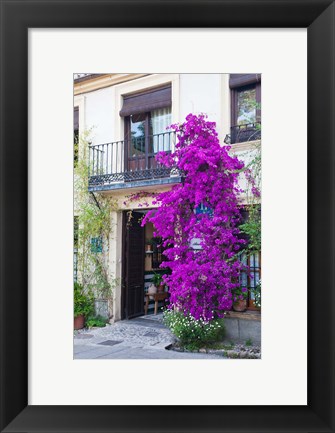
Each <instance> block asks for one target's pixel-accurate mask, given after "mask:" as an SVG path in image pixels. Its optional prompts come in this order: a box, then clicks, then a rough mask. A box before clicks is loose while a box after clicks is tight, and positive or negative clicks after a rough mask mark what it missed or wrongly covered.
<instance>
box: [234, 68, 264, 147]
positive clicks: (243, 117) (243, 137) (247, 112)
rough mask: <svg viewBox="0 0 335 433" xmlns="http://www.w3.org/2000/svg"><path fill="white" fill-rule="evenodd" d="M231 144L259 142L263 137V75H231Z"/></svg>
mask: <svg viewBox="0 0 335 433" xmlns="http://www.w3.org/2000/svg"><path fill="white" fill-rule="evenodd" d="M229 86H230V89H231V143H241V142H244V141H251V140H258V139H260V135H261V129H260V125H261V105H260V104H261V75H260V74H231V75H230V80H229Z"/></svg>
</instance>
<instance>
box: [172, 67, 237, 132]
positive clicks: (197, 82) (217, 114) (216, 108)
mask: <svg viewBox="0 0 335 433" xmlns="http://www.w3.org/2000/svg"><path fill="white" fill-rule="evenodd" d="M228 77H229V76H228V75H227V74H180V117H181V120H184V119H185V117H186V116H187V115H188V114H189V113H194V114H200V113H206V114H207V115H208V118H209V120H211V121H214V122H216V125H217V130H218V132H219V136H220V138H222V137H223V134H224V135H225V134H226V133H228V132H227V126H228V125H229V121H230V119H229V118H228V112H227V110H226V108H227V106H229V100H228V99H229V92H228V90H229V88H228Z"/></svg>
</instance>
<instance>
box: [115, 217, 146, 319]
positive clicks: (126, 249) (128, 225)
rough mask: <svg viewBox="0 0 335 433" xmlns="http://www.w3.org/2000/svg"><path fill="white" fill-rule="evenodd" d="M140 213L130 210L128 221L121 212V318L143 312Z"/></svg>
mask: <svg viewBox="0 0 335 433" xmlns="http://www.w3.org/2000/svg"><path fill="white" fill-rule="evenodd" d="M142 217H143V214H142V213H139V212H135V211H133V212H132V218H131V221H129V222H128V215H127V212H123V260H122V263H123V278H122V280H123V281H122V296H121V304H122V314H121V319H131V318H132V317H137V316H141V315H143V314H144V302H143V299H144V245H145V238H144V227H142V226H141V219H142Z"/></svg>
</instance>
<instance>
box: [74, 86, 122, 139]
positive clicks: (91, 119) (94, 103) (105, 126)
mask: <svg viewBox="0 0 335 433" xmlns="http://www.w3.org/2000/svg"><path fill="white" fill-rule="evenodd" d="M114 108H115V107H114V88H113V87H107V88H105V89H101V90H97V91H95V92H90V93H87V94H86V95H85V129H89V128H92V127H93V131H92V142H93V144H100V143H108V142H111V141H114V130H113V129H114V118H115V115H116V114H117V115H118V113H115V109H114ZM79 110H80V108H79Z"/></svg>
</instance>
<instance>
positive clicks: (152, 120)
mask: <svg viewBox="0 0 335 433" xmlns="http://www.w3.org/2000/svg"><path fill="white" fill-rule="evenodd" d="M260 103H261V75H260V74H230V75H229V74H76V75H75V77H74V135H75V142H76V143H78V142H79V145H78V146H77V147H75V162H76V161H77V160H78V158H82V157H85V158H86V159H87V162H88V193H89V194H90V196H91V197H92V200H96V201H97V205H98V203H99V200H98V197H102V196H104V197H110V198H112V199H113V201H114V203H115V204H116V205H115V208H113V210H112V212H111V233H110V237H109V248H108V251H104V250H103V248H101V250H99V246H98V247H97V250H96V251H97V254H105V257H104V260H106V262H107V268H108V273H109V278H110V279H111V280H113V282H114V284H113V292H112V296H111V299H109V302H108V306H107V307H106V314H108V316H109V318H110V319H111V320H113V321H117V320H122V319H129V318H132V317H136V316H138V315H141V314H143V313H144V309H145V303H146V297H145V293H146V290H147V288H148V285H149V284H150V280H151V278H152V276H153V274H155V273H158V274H159V273H160V272H161V270H160V268H159V265H160V263H161V262H162V260H163V251H162V250H161V247H160V246H159V242H158V241H157V239H155V237H154V235H153V233H154V228H153V226H152V224H150V223H147V224H146V225H145V226H144V227H141V224H140V220H141V218H142V217H143V215H144V214H145V213H146V211H147V210H148V209H149V208H153V207H154V206H155V205H154V204H152V201H153V194H155V193H157V192H161V191H164V190H167V189H169V188H171V186H172V185H174V184H176V183H178V182H181V180H182V179H181V175H180V173H179V172H178V170H174V169H166V168H165V167H163V166H161V165H160V164H159V163H158V162H157V161H156V159H155V155H156V154H157V153H158V152H160V151H167V152H169V151H173V150H174V146H175V142H176V137H175V134H174V133H173V132H171V131H169V130H167V127H168V126H169V125H170V124H173V123H182V122H183V121H184V120H185V118H186V116H187V115H188V114H189V113H193V114H200V113H206V114H207V116H208V119H209V120H210V121H215V122H216V125H217V131H218V134H219V138H220V142H221V143H222V145H225V144H229V145H230V146H231V150H230V151H231V152H233V153H234V154H236V155H238V156H239V157H240V158H242V159H244V161H245V162H246V163H248V161H250V159H252V157H253V155H254V154H255V152H257V151H259V149H260V139H261V108H260ZM87 131H91V134H90V135H89V138H88V140H89V143H88V150H87V153H85V152H83V149H81V146H82V144H81V141H80V139H79V137H81V136H83V135H85V133H86V132H87ZM257 149H258V150H257ZM83 155H85V156H83ZM240 182H241V186H242V188H243V185H244V184H245V183H246V180H245V179H244V177H243V176H241V179H240ZM76 194H77V192H76V190H75V191H74V196H75V217H76V216H77V212H78V206H77V205H76V203H77V202H78V198H77V197H76ZM247 202H248V198H247V197H246V196H243V197H242V198H241V206H243V205H246V204H248V203H247ZM130 218H131V224H129V219H130ZM75 221H76V219H75ZM75 224H76V222H75ZM95 242H98V241H97V240H95ZM75 257H76V256H75ZM248 260H249V262H250V263H249V265H250V266H251V270H252V272H253V274H254V275H253V277H250V276H247V275H245V276H242V277H241V281H242V284H243V285H245V286H248V287H250V285H251V286H252V285H253V284H256V283H257V281H258V280H259V278H260V272H261V269H260V268H261V264H260V254H258V253H257V254H255V255H253V256H250V257H249V258H248ZM75 278H78V279H79V280H80V275H77V271H76V267H75ZM248 308H250V309H253V308H254V304H253V299H252V295H250V296H249V299H248Z"/></svg>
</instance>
